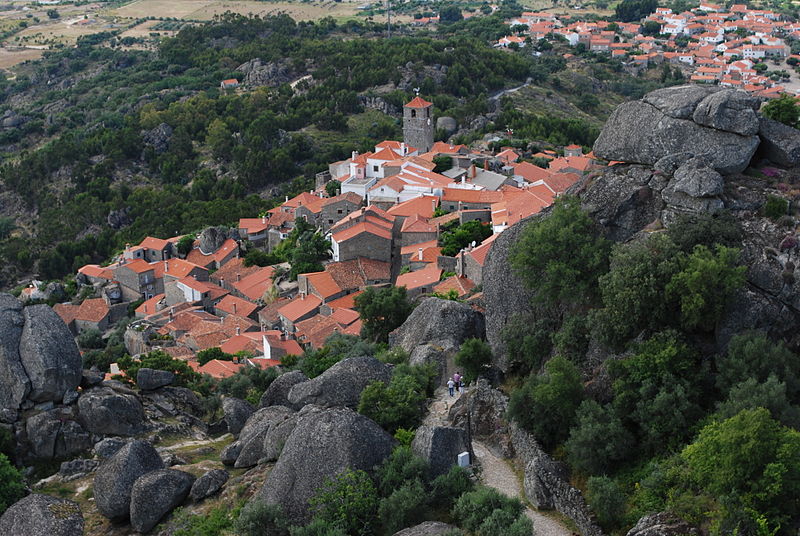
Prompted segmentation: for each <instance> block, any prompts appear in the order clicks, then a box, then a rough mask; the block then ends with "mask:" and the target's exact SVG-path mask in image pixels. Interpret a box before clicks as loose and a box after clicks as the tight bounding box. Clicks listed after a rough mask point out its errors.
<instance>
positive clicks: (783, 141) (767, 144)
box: [758, 117, 800, 167]
mask: <svg viewBox="0 0 800 536" xmlns="http://www.w3.org/2000/svg"><path fill="white" fill-rule="evenodd" d="M758 136H759V137H760V138H761V145H759V147H758V152H759V156H762V157H764V158H767V159H768V160H770V161H771V162H773V163H775V164H777V165H779V166H786V167H794V166H797V165H800V130H797V129H796V128H792V127H790V126H787V125H784V124H783V123H779V122H777V121H773V120H772V119H767V118H766V117H762V118H761V120H760V122H759V130H758Z"/></svg>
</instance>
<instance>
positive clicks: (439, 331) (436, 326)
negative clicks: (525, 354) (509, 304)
mask: <svg viewBox="0 0 800 536" xmlns="http://www.w3.org/2000/svg"><path fill="white" fill-rule="evenodd" d="M501 236H502V235H501ZM484 333H485V324H484V319H483V315H482V314H481V313H479V312H477V311H476V310H474V309H473V308H472V307H470V306H469V305H466V304H464V303H458V302H454V301H451V300H442V299H439V298H425V299H424V300H422V302H420V304H419V305H417V307H416V308H415V309H414V311H413V312H412V313H411V314H410V315H409V317H408V318H407V319H406V321H405V322H404V323H403V325H402V326H400V327H399V328H397V329H396V330H394V331H393V332H392V333H390V334H389V345H390V346H394V345H399V346H401V347H402V348H403V349H404V350H405V351H407V352H409V354H410V359H409V361H410V363H411V364H412V365H417V364H425V363H435V364H436V366H437V368H438V378H437V379H438V380H439V381H440V382H441V380H442V379H443V378H444V377H445V376H446V375H447V373H448V370H447V369H448V366H447V360H448V357H450V356H451V355H452V354H453V353H455V352H457V351H458V349H459V348H460V347H461V343H463V342H464V341H465V340H467V339H469V338H472V337H476V338H479V339H482V338H483V336H484Z"/></svg>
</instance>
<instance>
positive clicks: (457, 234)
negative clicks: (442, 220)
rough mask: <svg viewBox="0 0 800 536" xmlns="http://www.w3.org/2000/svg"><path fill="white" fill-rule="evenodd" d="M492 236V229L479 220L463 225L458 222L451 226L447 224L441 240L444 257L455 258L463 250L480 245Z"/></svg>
mask: <svg viewBox="0 0 800 536" xmlns="http://www.w3.org/2000/svg"><path fill="white" fill-rule="evenodd" d="M490 236H492V227H491V226H490V225H486V224H484V223H481V222H480V221H478V220H473V221H468V222H466V223H464V224H462V225H458V221H457V220H456V221H453V222H451V224H445V225H444V226H443V227H442V234H441V236H440V238H439V243H440V245H441V246H442V255H447V256H448V257H455V256H456V255H458V252H459V251H461V250H462V249H463V248H466V247H467V246H469V245H470V244H472V243H473V242H474V243H475V244H480V243H481V242H483V241H484V240H486V239H487V238H489V237H490Z"/></svg>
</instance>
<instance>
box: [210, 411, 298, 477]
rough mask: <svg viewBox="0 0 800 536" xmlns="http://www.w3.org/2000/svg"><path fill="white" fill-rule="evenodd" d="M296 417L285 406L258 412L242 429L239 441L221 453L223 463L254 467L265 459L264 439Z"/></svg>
mask: <svg viewBox="0 0 800 536" xmlns="http://www.w3.org/2000/svg"><path fill="white" fill-rule="evenodd" d="M293 416H294V412H293V411H292V410H290V409H289V408H287V407H284V406H270V407H268V408H262V409H260V410H258V411H256V412H255V413H254V414H253V415H252V416H251V417H250V418H249V419H247V422H246V423H245V425H244V427H242V430H241V433H240V434H239V438H238V440H237V441H234V442H233V443H231V444H230V445H228V446H227V447H225V449H223V451H222V452H221V453H220V458H221V460H222V463H224V464H225V465H233V466H235V467H237V468H239V467H252V466H254V465H256V464H257V463H258V462H259V460H260V459H261V458H262V457H263V454H264V452H263V450H264V438H265V437H266V436H267V434H268V433H269V431H270V430H271V429H272V428H273V426H276V425H278V424H280V423H283V422H284V421H286V420H287V419H290V418H292V417H293Z"/></svg>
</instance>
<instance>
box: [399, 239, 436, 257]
mask: <svg viewBox="0 0 800 536" xmlns="http://www.w3.org/2000/svg"><path fill="white" fill-rule="evenodd" d="M438 244H439V242H438V241H437V240H428V241H426V242H420V243H419V244H409V245H407V246H403V247H402V248H400V255H401V256H403V255H413V254H416V253H418V252H419V249H420V248H422V249H423V250H424V249H427V248H435V247H436V246H437V245H438Z"/></svg>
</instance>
